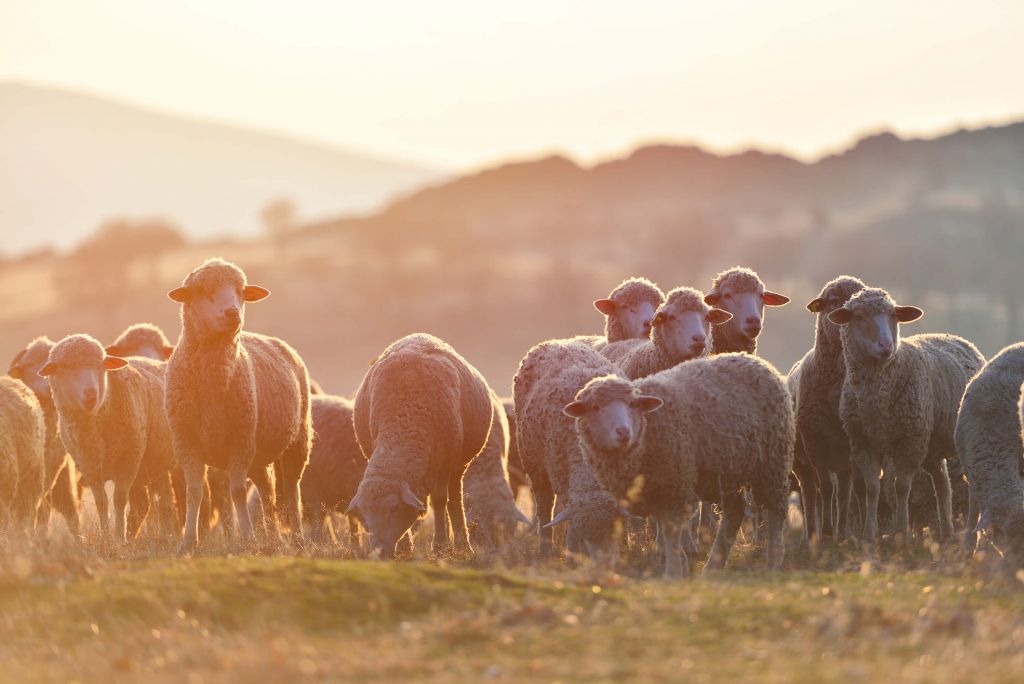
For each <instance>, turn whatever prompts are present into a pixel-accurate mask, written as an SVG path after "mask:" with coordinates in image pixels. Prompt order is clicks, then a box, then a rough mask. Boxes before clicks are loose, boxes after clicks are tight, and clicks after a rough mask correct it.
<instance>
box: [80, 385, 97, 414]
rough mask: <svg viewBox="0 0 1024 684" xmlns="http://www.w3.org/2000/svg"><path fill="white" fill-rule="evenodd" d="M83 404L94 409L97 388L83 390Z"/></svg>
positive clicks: (88, 408) (89, 408)
mask: <svg viewBox="0 0 1024 684" xmlns="http://www.w3.org/2000/svg"><path fill="white" fill-rule="evenodd" d="M82 406H83V407H85V408H86V409H87V410H92V409H93V408H94V407H95V406H96V390H95V389H93V388H91V387H90V388H89V389H87V390H85V391H83V392H82Z"/></svg>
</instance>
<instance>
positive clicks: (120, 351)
mask: <svg viewBox="0 0 1024 684" xmlns="http://www.w3.org/2000/svg"><path fill="white" fill-rule="evenodd" d="M173 351H174V346H173V345H172V344H171V343H170V342H168V341H167V338H166V337H165V336H164V331H163V330H161V329H160V328H158V327H157V326H155V325H153V324H152V323H136V324H135V325H133V326H130V327H129V328H128V329H127V330H125V331H124V332H123V333H121V334H120V335H119V336H118V338H117V339H116V340H114V343H113V344H111V345H110V346H108V347H107V353H108V354H110V355H111V356H120V357H125V356H145V357H146V358H149V359H153V360H154V361H166V360H167V359H169V358H171V353H172V352H173Z"/></svg>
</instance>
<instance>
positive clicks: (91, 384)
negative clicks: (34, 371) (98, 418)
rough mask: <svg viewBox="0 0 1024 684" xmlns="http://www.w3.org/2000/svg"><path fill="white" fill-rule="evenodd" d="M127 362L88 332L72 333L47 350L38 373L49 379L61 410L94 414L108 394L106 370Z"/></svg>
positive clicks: (121, 366)
mask: <svg viewBox="0 0 1024 684" xmlns="http://www.w3.org/2000/svg"><path fill="white" fill-rule="evenodd" d="M126 365H128V362H127V361H125V360H124V359H122V358H120V357H117V356H110V355H108V354H107V353H106V351H105V350H104V349H103V345H101V344H100V343H99V342H98V341H97V340H94V339H93V338H91V337H89V336H88V335H71V336H70V337H65V338H64V339H63V340H61V341H60V342H58V343H57V344H56V345H55V346H54V348H53V349H52V350H50V357H49V360H48V361H47V362H46V365H44V366H43V367H42V368H41V369H40V370H39V375H40V376H42V377H44V378H48V379H49V381H50V390H51V392H52V393H53V400H54V402H55V403H56V404H57V406H58V408H59V409H60V410H61V411H62V412H66V411H72V412H74V413H85V414H94V413H96V412H97V411H99V409H100V407H101V406H103V402H104V400H105V399H106V397H107V373H108V372H110V371H116V370H120V369H121V368H124V367H125V366H126Z"/></svg>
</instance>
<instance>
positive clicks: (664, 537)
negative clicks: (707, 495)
mask: <svg viewBox="0 0 1024 684" xmlns="http://www.w3.org/2000/svg"><path fill="white" fill-rule="evenodd" d="M691 517H692V512H691V511H684V512H683V514H682V515H672V514H667V515H662V516H659V517H658V518H656V524H657V526H658V534H659V537H660V539H659V542H660V543H659V548H660V549H661V551H662V553H663V554H664V556H665V579H676V578H682V577H686V576H687V575H689V574H690V559H689V558H688V556H687V553H686V549H685V548H684V547H683V544H682V542H683V530H684V529H689V527H690V525H689V520H690V518H691ZM690 541H691V543H692V542H693V538H692V537H691V538H690Z"/></svg>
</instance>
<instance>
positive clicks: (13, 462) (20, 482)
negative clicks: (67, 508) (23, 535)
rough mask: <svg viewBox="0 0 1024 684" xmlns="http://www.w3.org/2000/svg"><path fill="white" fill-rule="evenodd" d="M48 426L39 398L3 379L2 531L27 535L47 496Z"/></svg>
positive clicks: (0, 400) (0, 379)
mask: <svg viewBox="0 0 1024 684" xmlns="http://www.w3.org/2000/svg"><path fill="white" fill-rule="evenodd" d="M45 446H46V423H45V421H44V419H43V407H42V406H40V405H39V400H38V399H37V398H36V395H35V394H34V393H33V392H32V390H31V389H29V388H28V387H27V386H26V385H25V384H24V383H23V382H21V381H20V380H15V379H14V378H9V377H0V531H6V532H7V534H8V535H10V534H11V533H13V532H19V533H20V532H26V531H28V530H29V529H30V528H31V527H32V525H33V523H34V522H35V515H36V509H37V508H38V507H39V502H40V501H41V500H42V498H43V495H44V494H45V493H46V484H47V482H46V480H45V470H46V468H45V464H44V462H43V449H44V448H45Z"/></svg>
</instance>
